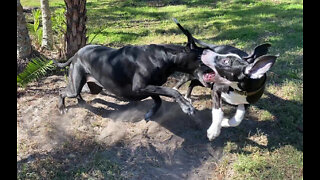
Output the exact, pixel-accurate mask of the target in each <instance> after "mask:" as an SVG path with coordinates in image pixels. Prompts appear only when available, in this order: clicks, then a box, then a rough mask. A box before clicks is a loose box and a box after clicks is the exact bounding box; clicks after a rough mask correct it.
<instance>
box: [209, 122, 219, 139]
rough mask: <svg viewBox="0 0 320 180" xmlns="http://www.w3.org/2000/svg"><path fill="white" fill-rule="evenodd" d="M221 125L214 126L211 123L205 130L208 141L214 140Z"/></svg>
mask: <svg viewBox="0 0 320 180" xmlns="http://www.w3.org/2000/svg"><path fill="white" fill-rule="evenodd" d="M220 132H221V126H214V125H211V126H210V128H209V129H208V130H207V137H208V139H209V141H212V140H214V139H215V138H216V137H218V136H219V135H220Z"/></svg>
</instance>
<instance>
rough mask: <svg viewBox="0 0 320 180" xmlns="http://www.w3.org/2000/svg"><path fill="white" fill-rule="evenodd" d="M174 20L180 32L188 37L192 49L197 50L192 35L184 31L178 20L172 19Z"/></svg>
mask: <svg viewBox="0 0 320 180" xmlns="http://www.w3.org/2000/svg"><path fill="white" fill-rule="evenodd" d="M172 20H173V21H174V22H175V23H176V24H177V26H178V27H179V28H180V30H181V31H182V32H183V33H184V34H185V35H186V36H187V37H188V45H189V46H190V47H191V49H193V48H196V47H197V45H196V43H195V42H194V38H193V37H192V35H191V33H190V32H189V31H188V30H186V29H184V28H183V27H182V26H181V24H180V23H179V22H178V20H177V19H176V18H172Z"/></svg>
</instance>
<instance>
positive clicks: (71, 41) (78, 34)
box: [64, 0, 87, 59]
mask: <svg viewBox="0 0 320 180" xmlns="http://www.w3.org/2000/svg"><path fill="white" fill-rule="evenodd" d="M64 2H65V4H66V7H67V10H66V20H67V33H66V36H65V38H66V56H67V58H68V59H69V58H70V57H72V56H73V55H74V54H75V53H76V52H77V51H78V50H79V49H80V48H82V47H83V46H85V45H86V42H87V37H86V31H87V29H86V21H87V16H86V11H87V10H86V0H64Z"/></svg>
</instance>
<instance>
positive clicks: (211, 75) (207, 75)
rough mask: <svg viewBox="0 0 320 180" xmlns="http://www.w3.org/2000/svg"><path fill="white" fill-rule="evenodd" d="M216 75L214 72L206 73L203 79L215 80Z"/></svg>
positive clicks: (207, 80)
mask: <svg viewBox="0 0 320 180" xmlns="http://www.w3.org/2000/svg"><path fill="white" fill-rule="evenodd" d="M214 76H215V74H214V72H211V73H206V74H204V75H203V80H204V81H205V82H213V81H214Z"/></svg>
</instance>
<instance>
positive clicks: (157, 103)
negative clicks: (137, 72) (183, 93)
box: [144, 95, 162, 122]
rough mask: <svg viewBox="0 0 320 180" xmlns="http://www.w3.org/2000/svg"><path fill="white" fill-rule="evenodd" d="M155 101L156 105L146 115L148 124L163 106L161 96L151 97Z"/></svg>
mask: <svg viewBox="0 0 320 180" xmlns="http://www.w3.org/2000/svg"><path fill="white" fill-rule="evenodd" d="M151 97H152V99H153V101H154V103H155V104H154V105H153V106H152V108H151V109H150V110H149V111H148V112H147V113H146V114H145V115H144V119H145V120H146V121H147V122H148V121H149V120H150V118H151V117H152V116H153V115H154V114H155V113H156V112H157V111H158V110H159V108H160V106H161V102H162V101H161V98H160V96H156V95H154V96H151Z"/></svg>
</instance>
